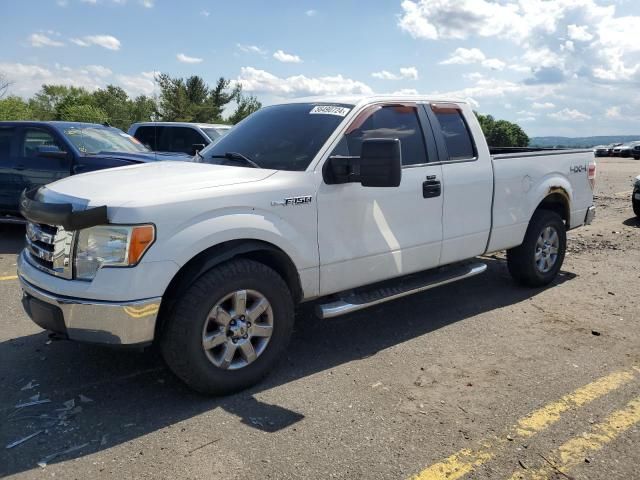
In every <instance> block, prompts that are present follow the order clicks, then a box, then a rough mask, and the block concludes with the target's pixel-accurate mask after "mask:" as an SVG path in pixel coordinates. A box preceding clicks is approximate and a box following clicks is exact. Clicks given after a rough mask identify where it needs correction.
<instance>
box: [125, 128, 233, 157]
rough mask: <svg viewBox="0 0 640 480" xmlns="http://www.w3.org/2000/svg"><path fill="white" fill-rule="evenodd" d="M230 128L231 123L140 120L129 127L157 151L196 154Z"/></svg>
mask: <svg viewBox="0 0 640 480" xmlns="http://www.w3.org/2000/svg"><path fill="white" fill-rule="evenodd" d="M229 130H231V125H222V124H214V123H189V122H140V123H134V124H133V125H131V126H130V127H129V135H133V136H134V137H136V138H137V139H138V140H140V141H141V142H142V143H144V144H145V145H146V146H147V147H149V148H150V149H151V150H154V151H156V152H182V153H186V154H189V155H195V154H196V152H198V151H200V150H202V149H203V148H204V147H206V146H207V145H209V144H210V143H211V142H215V141H216V140H218V139H219V138H220V137H222V136H224V135H226V134H227V133H228V132H229Z"/></svg>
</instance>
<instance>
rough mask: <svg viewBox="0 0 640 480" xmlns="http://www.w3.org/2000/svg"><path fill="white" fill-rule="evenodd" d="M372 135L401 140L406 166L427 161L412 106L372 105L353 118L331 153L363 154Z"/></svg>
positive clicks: (414, 109) (422, 137)
mask: <svg viewBox="0 0 640 480" xmlns="http://www.w3.org/2000/svg"><path fill="white" fill-rule="evenodd" d="M370 138H386V139H398V140H400V149H401V152H402V164H403V165H419V164H424V163H427V162H428V161H429V160H428V155H427V149H426V146H425V142H424V135H423V133H422V128H421V126H420V121H419V119H418V112H417V109H416V108H415V107H413V106H405V105H388V106H379V105H378V106H372V107H369V108H368V109H366V110H365V111H364V112H362V113H361V114H360V115H359V116H358V117H356V119H355V120H354V121H353V123H352V124H351V126H350V127H349V129H348V130H347V133H346V134H345V135H344V137H343V138H342V140H341V141H340V143H339V144H338V145H337V146H336V148H335V149H334V151H333V153H332V155H345V156H354V157H358V156H360V152H361V150H362V142H363V141H364V140H367V139H370Z"/></svg>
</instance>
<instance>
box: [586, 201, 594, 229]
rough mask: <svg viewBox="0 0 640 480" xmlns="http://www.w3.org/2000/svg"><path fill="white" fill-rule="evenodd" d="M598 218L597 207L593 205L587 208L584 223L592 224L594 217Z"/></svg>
mask: <svg viewBox="0 0 640 480" xmlns="http://www.w3.org/2000/svg"><path fill="white" fill-rule="evenodd" d="M594 218H596V207H595V206H593V205H591V206H590V207H589V208H588V209H587V214H586V215H585V217H584V224H585V225H591V224H592V223H593V219H594Z"/></svg>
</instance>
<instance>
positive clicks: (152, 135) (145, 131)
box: [133, 125, 157, 151]
mask: <svg viewBox="0 0 640 480" xmlns="http://www.w3.org/2000/svg"><path fill="white" fill-rule="evenodd" d="M133 136H134V137H135V138H137V139H138V140H139V141H140V143H142V144H143V145H144V146H146V147H147V148H148V149H149V150H154V151H155V150H157V148H156V127H155V125H142V126H140V127H138V128H136V131H135V132H133Z"/></svg>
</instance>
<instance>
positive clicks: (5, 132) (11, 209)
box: [0, 126, 20, 215]
mask: <svg viewBox="0 0 640 480" xmlns="http://www.w3.org/2000/svg"><path fill="white" fill-rule="evenodd" d="M17 131H18V129H17V128H16V127H14V126H6V127H5V126H0V215H2V214H4V213H12V214H13V213H16V212H17V208H18V197H19V195H20V186H19V183H20V182H19V180H18V176H17V175H16V172H15V170H14V168H15V165H16V163H17V158H16V146H17V142H16V141H15V140H16V135H17Z"/></svg>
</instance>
